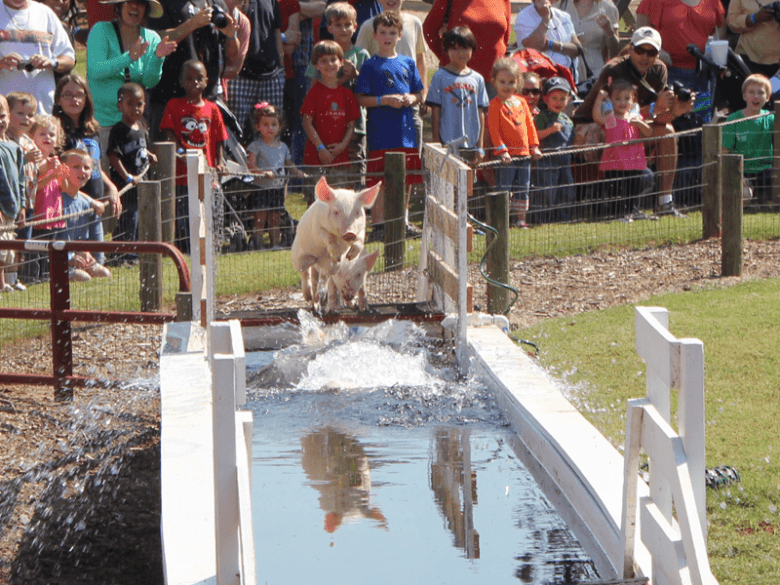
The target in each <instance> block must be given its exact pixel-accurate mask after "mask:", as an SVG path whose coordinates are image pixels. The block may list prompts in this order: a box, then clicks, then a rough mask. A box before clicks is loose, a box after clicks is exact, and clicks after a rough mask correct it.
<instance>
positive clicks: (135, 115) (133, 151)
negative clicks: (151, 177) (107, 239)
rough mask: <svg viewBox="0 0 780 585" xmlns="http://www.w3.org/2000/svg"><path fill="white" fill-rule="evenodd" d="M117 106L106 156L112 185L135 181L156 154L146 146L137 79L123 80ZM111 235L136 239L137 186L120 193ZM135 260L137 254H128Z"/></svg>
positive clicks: (142, 102)
mask: <svg viewBox="0 0 780 585" xmlns="http://www.w3.org/2000/svg"><path fill="white" fill-rule="evenodd" d="M117 107H118V108H119V111H120V112H121V113H122V119H121V120H120V121H119V122H117V123H116V124H114V126H113V127H112V128H111V133H110V134H109V135H108V160H109V161H110V163H111V180H112V181H113V182H114V184H115V185H123V186H124V185H129V184H131V185H137V184H138V181H139V180H141V179H142V178H143V175H144V173H145V172H146V171H147V169H148V168H149V165H150V164H151V163H156V162H157V157H156V156H155V155H154V154H152V153H151V152H149V151H148V150H147V149H146V147H147V145H148V143H149V132H148V130H147V128H146V121H145V120H144V109H145V108H146V97H145V95H144V88H143V87H141V86H140V85H138V84H137V83H125V84H124V85H122V86H121V87H120V88H119V90H118V91H117ZM113 239H114V240H118V241H136V240H138V189H137V188H136V187H133V188H132V189H129V190H128V191H125V192H124V194H123V195H122V214H121V215H120V216H119V222H118V223H117V226H116V228H115V229H114V234H113ZM126 260H129V261H130V262H134V261H136V260H137V256H136V255H134V254H133V255H127V256H126Z"/></svg>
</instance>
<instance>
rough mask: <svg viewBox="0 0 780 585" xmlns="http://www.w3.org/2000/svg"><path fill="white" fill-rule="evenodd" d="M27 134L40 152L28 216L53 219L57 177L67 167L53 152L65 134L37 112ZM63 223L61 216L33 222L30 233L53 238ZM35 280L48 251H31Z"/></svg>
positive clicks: (58, 209) (57, 212) (58, 212)
mask: <svg viewBox="0 0 780 585" xmlns="http://www.w3.org/2000/svg"><path fill="white" fill-rule="evenodd" d="M29 135H30V137H31V138H32V140H33V142H34V143H35V146H36V147H37V148H38V150H39V151H40V153H41V159H42V160H43V162H42V163H40V164H39V165H38V183H37V185H36V193H35V208H34V210H33V215H32V218H31V219H32V220H33V221H34V222H35V223H36V224H37V222H39V221H43V220H48V219H54V218H58V217H61V216H62V197H61V196H60V180H62V179H64V178H65V174H66V173H67V168H66V167H65V166H63V165H61V164H60V160H59V158H58V157H57V153H59V152H60V151H61V150H62V147H63V145H64V144H65V134H64V132H63V131H62V125H61V124H60V121H59V120H58V119H57V118H55V117H54V116H48V115H45V114H38V115H37V116H35V118H34V119H33V123H32V125H31V126H30V131H29ZM64 227H65V220H64V219H59V220H54V221H51V222H44V223H40V224H37V225H33V228H32V237H33V239H37V240H54V239H57V234H58V232H59V231H60V230H61V229H62V228H64ZM30 256H31V257H32V260H33V262H34V263H35V266H34V267H33V276H34V277H35V279H36V280H46V279H47V278H48V274H49V253H48V252H32V253H31V254H30Z"/></svg>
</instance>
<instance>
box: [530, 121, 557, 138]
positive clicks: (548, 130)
mask: <svg viewBox="0 0 780 585" xmlns="http://www.w3.org/2000/svg"><path fill="white" fill-rule="evenodd" d="M562 128H563V126H561V124H560V123H559V122H556V123H555V124H553V125H552V126H550V127H549V128H545V129H544V130H539V129H538V128H537V129H536V133H537V134H538V135H539V140H540V141H542V140H544V139H545V138H547V137H548V136H551V135H553V134H555V133H556V132H560V131H561V129H562Z"/></svg>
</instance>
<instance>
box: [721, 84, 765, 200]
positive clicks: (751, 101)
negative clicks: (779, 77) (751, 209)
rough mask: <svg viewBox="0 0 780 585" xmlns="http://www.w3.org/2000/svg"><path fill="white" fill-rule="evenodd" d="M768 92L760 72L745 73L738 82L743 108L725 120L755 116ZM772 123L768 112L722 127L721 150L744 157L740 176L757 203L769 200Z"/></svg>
mask: <svg viewBox="0 0 780 585" xmlns="http://www.w3.org/2000/svg"><path fill="white" fill-rule="evenodd" d="M771 95H772V84H771V83H770V81H769V79H767V78H766V77H765V76H764V75H761V74H760V73H754V74H753V75H750V76H748V77H747V79H745V81H744V82H743V83H742V99H744V100H745V104H746V105H745V109H743V110H739V111H738V112H734V113H733V114H731V115H729V117H728V118H726V121H727V122H731V121H733V120H742V119H743V118H748V117H750V116H757V115H758V114H760V113H761V109H762V108H763V107H764V105H765V104H766V102H767V101H768V100H769V97H770V96H771ZM774 124H775V115H774V113H772V114H768V115H766V116H762V117H761V118H756V119H755V120H747V121H744V122H737V123H735V124H726V125H725V126H723V145H722V146H723V153H724V154H729V153H736V154H741V155H743V156H744V157H745V159H744V160H745V162H744V176H745V179H746V180H747V182H748V183H749V184H750V186H751V187H752V188H753V195H754V197H755V198H756V199H757V201H758V203H769V202H771V201H772V153H773V145H772V136H773V131H774Z"/></svg>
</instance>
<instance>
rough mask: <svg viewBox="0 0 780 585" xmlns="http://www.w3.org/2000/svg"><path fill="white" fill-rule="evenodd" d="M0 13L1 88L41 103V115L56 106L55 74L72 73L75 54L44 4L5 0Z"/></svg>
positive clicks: (6, 91)
mask: <svg viewBox="0 0 780 585" xmlns="http://www.w3.org/2000/svg"><path fill="white" fill-rule="evenodd" d="M2 4H3V7H2V10H0V38H1V39H2V43H0V88H2V92H3V94H7V93H8V92H10V91H24V92H27V93H29V94H32V95H34V96H35V98H36V99H37V100H38V112H39V113H41V114H44V113H50V112H51V109H52V106H53V105H54V87H55V81H54V71H55V70H56V71H57V72H58V73H69V72H70V71H71V69H73V66H74V65H75V64H76V53H75V52H74V50H73V46H72V45H71V43H70V38H69V37H68V33H67V32H66V31H65V28H64V27H63V26H62V23H61V22H60V19H59V18H58V17H57V15H56V14H54V12H53V11H52V10H51V9H50V8H49V7H48V6H46V5H45V4H41V3H39V2H33V1H32V0H2Z"/></svg>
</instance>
